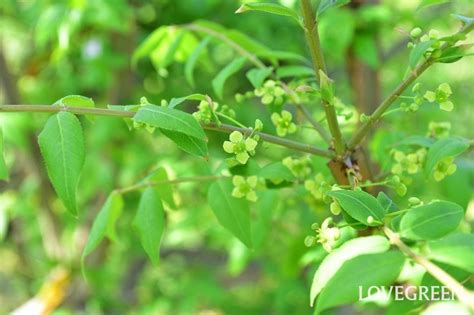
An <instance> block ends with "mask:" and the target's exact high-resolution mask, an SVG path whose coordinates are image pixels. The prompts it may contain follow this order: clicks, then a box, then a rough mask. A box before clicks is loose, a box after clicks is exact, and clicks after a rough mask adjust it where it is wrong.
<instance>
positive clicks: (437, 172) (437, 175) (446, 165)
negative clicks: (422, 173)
mask: <svg viewBox="0 0 474 315" xmlns="http://www.w3.org/2000/svg"><path fill="white" fill-rule="evenodd" d="M453 162H454V157H452V156H449V157H447V158H445V159H443V160H441V161H439V162H438V163H437V164H436V166H435V169H434V172H433V177H434V179H435V181H437V182H440V181H442V180H443V178H445V177H446V176H449V175H452V174H453V173H454V172H456V169H457V166H456V164H454V163H453Z"/></svg>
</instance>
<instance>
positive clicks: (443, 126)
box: [427, 121, 451, 139]
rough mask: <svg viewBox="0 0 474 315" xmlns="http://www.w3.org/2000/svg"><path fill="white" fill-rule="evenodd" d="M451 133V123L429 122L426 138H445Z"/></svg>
mask: <svg viewBox="0 0 474 315" xmlns="http://www.w3.org/2000/svg"><path fill="white" fill-rule="evenodd" d="M450 131H451V123H450V122H447V121H441V122H434V121H431V122H430V123H429V125H428V134H427V136H428V137H432V138H439V139H441V138H447V137H448V136H449V132H450Z"/></svg>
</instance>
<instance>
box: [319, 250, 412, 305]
mask: <svg viewBox="0 0 474 315" xmlns="http://www.w3.org/2000/svg"><path fill="white" fill-rule="evenodd" d="M404 261H405V258H404V256H403V254H402V253H400V252H395V251H391V252H386V253H376V254H366V255H361V256H357V257H355V258H353V259H351V260H349V261H347V262H345V263H344V264H343V265H342V267H341V268H340V269H339V270H337V272H336V274H335V275H334V276H333V277H332V278H331V280H329V281H328V283H327V284H326V287H325V288H324V289H323V290H322V291H321V294H320V296H319V298H318V300H317V303H316V311H317V312H321V311H323V310H326V309H328V308H331V307H335V306H339V305H344V304H348V303H351V302H355V301H358V299H359V290H360V289H361V290H362V292H367V289H368V288H369V287H370V286H385V285H390V284H392V283H393V282H394V281H395V280H396V279H397V277H398V275H399V274H400V272H401V270H402V267H403V263H404Z"/></svg>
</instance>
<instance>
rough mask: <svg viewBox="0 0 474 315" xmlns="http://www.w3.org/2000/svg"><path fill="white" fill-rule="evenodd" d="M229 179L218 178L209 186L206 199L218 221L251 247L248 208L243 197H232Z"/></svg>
mask: <svg viewBox="0 0 474 315" xmlns="http://www.w3.org/2000/svg"><path fill="white" fill-rule="evenodd" d="M232 189H233V185H232V183H231V182H230V181H229V180H218V181H216V182H214V183H212V185H211V186H210V187H209V191H208V194H207V200H208V202H209V205H210V206H211V209H212V211H213V212H214V215H215V216H216V218H217V220H218V221H219V223H220V224H221V225H222V226H223V227H224V228H226V229H227V230H229V231H230V232H231V233H232V234H234V236H235V237H237V238H238V239H239V240H241V241H242V243H244V244H245V245H246V246H247V247H249V248H251V247H252V237H251V232H250V231H251V230H250V209H249V204H248V202H247V201H246V200H245V199H242V198H234V197H232V195H231V194H232Z"/></svg>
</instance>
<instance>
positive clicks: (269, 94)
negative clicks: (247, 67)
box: [255, 80, 285, 105]
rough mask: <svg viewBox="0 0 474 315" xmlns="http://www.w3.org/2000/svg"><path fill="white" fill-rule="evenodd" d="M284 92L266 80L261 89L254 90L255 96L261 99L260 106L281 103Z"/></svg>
mask: <svg viewBox="0 0 474 315" xmlns="http://www.w3.org/2000/svg"><path fill="white" fill-rule="evenodd" d="M284 94H285V90H283V88H282V87H281V86H279V85H278V83H277V82H275V81H273V80H267V81H266V82H265V83H264V84H263V86H262V87H260V88H258V89H255V95H256V96H258V97H261V101H262V104H265V105H269V104H272V103H275V104H281V103H283V95H284Z"/></svg>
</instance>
